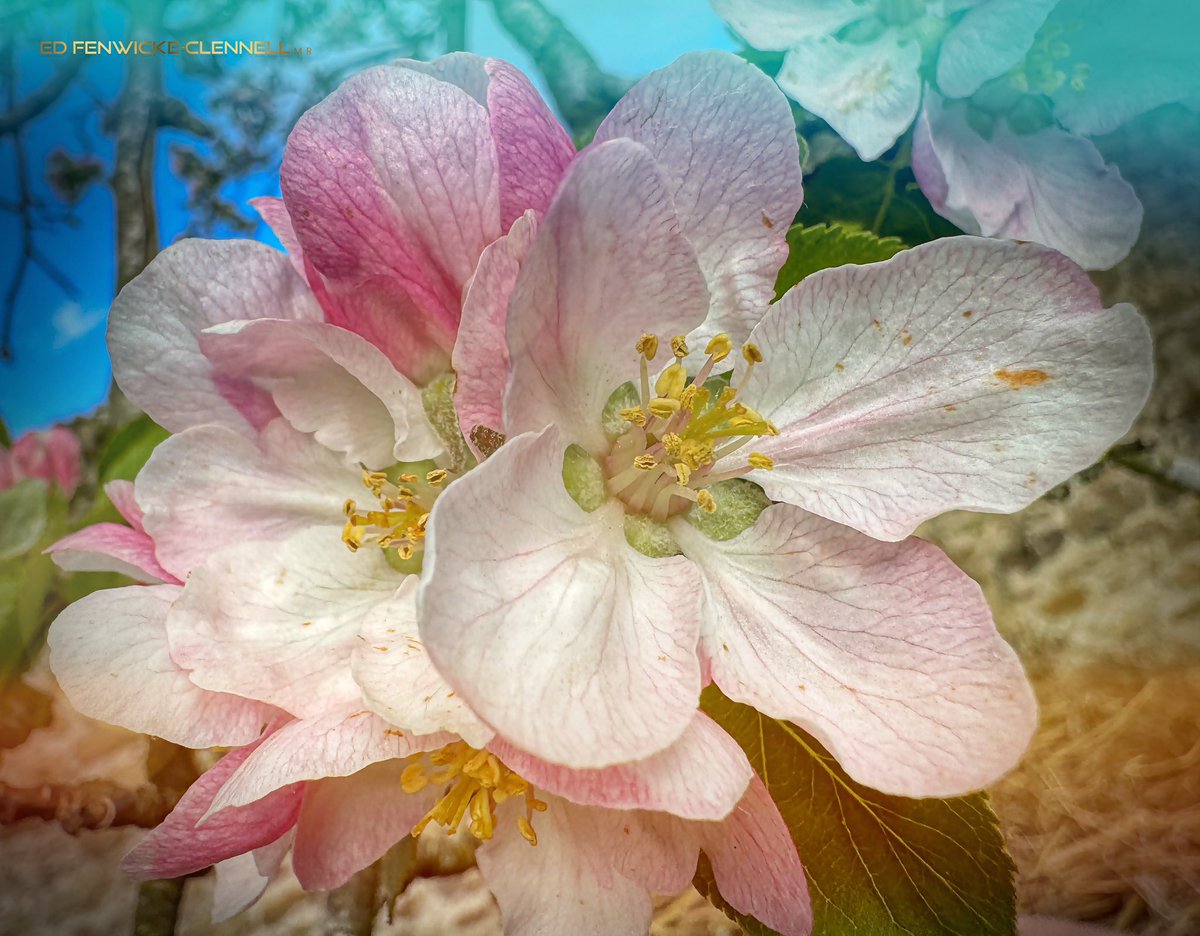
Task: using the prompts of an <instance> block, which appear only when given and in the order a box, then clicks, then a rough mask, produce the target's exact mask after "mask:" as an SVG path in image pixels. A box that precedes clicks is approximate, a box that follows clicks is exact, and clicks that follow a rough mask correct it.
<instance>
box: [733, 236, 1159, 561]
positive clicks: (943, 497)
mask: <svg viewBox="0 0 1200 936" xmlns="http://www.w3.org/2000/svg"><path fill="white" fill-rule="evenodd" d="M752 338H753V339H754V340H755V341H756V342H757V343H758V344H759V346H760V347H761V348H762V351H763V354H764V355H765V356H766V364H765V366H763V367H761V368H759V369H756V371H755V373H754V375H753V378H752V380H751V384H750V387H749V388H748V390H747V394H746V401H747V402H748V403H750V404H751V405H753V406H755V407H757V408H758V409H759V410H760V411H761V412H762V413H763V414H764V415H765V416H767V417H768V418H769V419H772V420H774V422H775V424H776V425H777V426H778V428H779V432H780V434H779V436H777V437H773V438H764V439H760V440H755V446H754V447H755V448H756V449H757V450H758V451H760V452H762V453H763V454H766V455H769V456H771V457H772V458H774V459H775V461H776V469H775V470H774V471H756V472H754V473H753V474H752V475H751V477H752V479H753V480H754V481H756V482H757V483H759V484H761V485H762V486H763V488H765V489H766V491H767V493H768V494H769V495H770V496H771V498H772V499H773V500H781V501H787V502H788V503H792V504H795V505H797V506H799V507H803V508H805V509H806V510H810V511H812V512H813V513H817V514H820V515H821V516H824V517H828V518H829V519H830V520H836V521H837V522H839V523H845V524H848V525H849V526H853V527H855V528H857V529H859V530H862V531H863V532H864V533H867V534H869V535H871V536H874V537H877V538H879V539H889V540H898V539H902V538H903V537H905V536H906V535H908V534H909V533H911V532H912V531H913V530H914V529H915V528H916V527H917V525H918V524H919V523H921V522H922V521H923V520H925V519H927V518H929V517H932V516H935V515H937V514H939V513H942V512H943V511H946V510H953V509H955V508H965V509H968V510H983V511H989V512H997V513H1009V512H1012V511H1015V510H1019V509H1020V508H1021V507H1024V506H1025V505H1026V504H1028V503H1029V502H1030V501H1032V500H1034V499H1035V498H1037V497H1039V496H1041V495H1042V494H1043V493H1045V491H1047V490H1048V489H1049V488H1051V487H1053V486H1054V485H1056V484H1058V483H1059V482H1060V481H1063V480H1064V479H1066V478H1068V477H1070V476H1071V475H1072V474H1074V473H1075V472H1076V471H1078V470H1080V469H1081V468H1084V467H1086V466H1087V465H1090V464H1091V463H1092V462H1094V461H1095V460H1096V458H1097V457H1099V455H1100V454H1101V453H1102V452H1103V451H1104V450H1105V449H1106V448H1108V446H1109V445H1111V444H1112V443H1113V442H1114V441H1116V440H1117V439H1118V438H1120V436H1121V435H1122V434H1123V433H1124V432H1125V431H1126V430H1127V429H1128V428H1129V425H1130V423H1131V422H1132V421H1133V418H1134V416H1135V415H1136V414H1137V412H1138V410H1140V409H1141V407H1142V403H1143V402H1144V401H1145V399H1146V394H1147V392H1148V391H1149V387H1150V379H1151V360H1150V338H1149V335H1148V333H1147V330H1146V326H1145V324H1144V323H1143V322H1142V320H1141V318H1140V317H1139V316H1138V315H1137V314H1136V313H1135V312H1134V310H1133V309H1132V308H1131V307H1130V306H1116V307H1114V308H1112V309H1103V308H1101V305H1100V297H1099V295H1098V293H1097V292H1096V288H1095V287H1094V286H1093V285H1092V283H1091V282H1090V281H1089V280H1088V278H1087V276H1086V275H1085V274H1084V272H1083V271H1082V270H1080V269H1079V268H1078V267H1076V266H1075V265H1074V264H1072V263H1071V262H1070V261H1068V260H1067V259H1066V258H1064V257H1062V256H1060V255H1059V254H1056V253H1054V252H1053V251H1050V250H1046V249H1045V248H1042V247H1038V246H1036V245H1033V244H1027V245H1015V244H1007V243H1000V242H996V241H986V240H981V239H977V238H970V237H954V238H945V239H942V240H939V241H935V242H934V243H931V244H926V245H924V246H921V247H917V248H914V249H913V250H907V251H904V252H902V253H900V254H897V255H896V256H895V257H893V258H892V259H891V260H888V261H885V262H884V263H875V264H870V265H868V266H845V267H840V268H838V269H834V270H822V271H820V272H819V273H816V274H814V275H812V276H810V277H808V278H807V279H805V280H804V281H803V282H802V283H801V284H800V285H799V286H797V287H796V288H795V289H793V290H791V291H790V292H789V293H788V294H787V295H786V296H784V297H783V299H781V300H780V301H779V302H777V303H776V304H775V305H773V306H771V308H770V310H769V311H768V312H767V314H766V315H765V316H764V317H763V320H762V322H761V323H760V324H759V325H758V326H757V327H756V328H755V330H754V332H753V334H752ZM1082 414H1086V417H1087V418H1086V419H1084V418H1081V416H1082Z"/></svg>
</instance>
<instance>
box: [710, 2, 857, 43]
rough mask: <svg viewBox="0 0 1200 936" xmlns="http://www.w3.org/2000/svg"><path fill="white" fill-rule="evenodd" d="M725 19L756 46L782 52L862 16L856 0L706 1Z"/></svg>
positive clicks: (830, 33)
mask: <svg viewBox="0 0 1200 936" xmlns="http://www.w3.org/2000/svg"><path fill="white" fill-rule="evenodd" d="M709 2H710V3H711V4H712V8H713V9H714V10H716V11H717V16H719V17H721V19H723V20H725V22H727V23H728V24H729V25H730V27H731V28H733V29H734V30H735V31H737V32H738V33H739V34H740V35H741V36H742V38H744V39H745V40H746V41H747V42H748V43H750V45H752V46H754V48H756V49H766V50H768V51H782V50H783V49H786V48H787V47H788V46H790V45H792V43H794V42H798V41H800V40H801V39H810V38H813V37H817V36H831V35H833V34H834V33H835V32H837V31H838V30H839V29H841V28H842V27H843V26H845V25H847V24H849V23H852V22H854V21H855V20H857V19H862V18H863V15H864V13H866V12H867V11H866V10H865V9H864V7H863V5H862V4H861V3H858V2H856V0H807V2H805V3H804V4H802V5H801V4H798V3H796V0H709Z"/></svg>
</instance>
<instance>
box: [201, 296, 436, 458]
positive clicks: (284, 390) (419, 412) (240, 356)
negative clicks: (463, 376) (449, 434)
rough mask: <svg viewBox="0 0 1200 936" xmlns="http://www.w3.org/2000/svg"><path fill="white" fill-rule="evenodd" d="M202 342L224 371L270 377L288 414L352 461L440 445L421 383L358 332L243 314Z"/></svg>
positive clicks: (418, 453)
mask: <svg viewBox="0 0 1200 936" xmlns="http://www.w3.org/2000/svg"><path fill="white" fill-rule="evenodd" d="M200 346H201V348H203V350H204V353H205V354H206V355H208V357H209V359H210V360H214V361H218V362H219V366H220V368H221V371H222V373H227V374H230V375H234V376H238V377H247V378H252V379H255V380H256V381H260V382H263V383H265V385H266V387H267V389H268V390H269V391H270V393H271V396H272V397H273V399H274V401H275V405H276V406H278V407H279V411H280V412H281V413H282V414H283V415H284V418H286V419H287V421H288V422H290V423H291V424H292V425H293V426H294V427H295V428H296V429H298V430H299V431H300V432H311V433H312V434H313V437H314V438H315V439H316V440H317V441H318V442H320V443H321V444H322V445H324V446H325V447H326V448H330V449H333V450H334V451H338V452H345V453H346V457H347V460H348V461H350V462H361V463H363V464H364V465H366V466H367V467H368V468H386V467H388V466H389V465H392V464H394V463H395V462H397V461H418V460H420V459H422V458H432V457H434V456H435V455H437V454H438V453H439V452H440V451H441V449H442V444H441V442H440V441H439V440H438V437H437V434H436V433H435V432H434V431H433V427H432V426H430V425H429V420H428V419H427V418H426V417H425V410H424V407H423V405H422V403H421V391H420V390H418V389H417V388H416V387H415V386H413V384H412V382H411V381H410V380H409V379H408V378H407V377H404V376H403V375H401V374H399V373H397V371H396V369H395V368H394V367H393V366H392V363H391V361H389V360H388V359H387V358H386V357H385V356H384V354H383V352H382V351H380V350H379V349H378V348H376V347H375V346H374V345H372V344H371V343H370V342H368V341H367V340H366V339H364V338H360V337H359V336H358V335H356V334H354V332H350V331H346V330H345V329H344V328H339V327H337V326H336V325H327V324H325V323H324V322H289V321H281V320H279V319H258V320H255V321H248V320H244V319H243V320H240V321H234V322H226V323H224V324H221V325H215V326H213V327H212V328H209V329H206V330H205V332H204V334H203V335H201V337H200Z"/></svg>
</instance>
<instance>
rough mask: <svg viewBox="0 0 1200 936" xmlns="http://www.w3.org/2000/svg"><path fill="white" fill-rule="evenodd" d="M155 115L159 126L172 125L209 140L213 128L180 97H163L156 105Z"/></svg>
mask: <svg viewBox="0 0 1200 936" xmlns="http://www.w3.org/2000/svg"><path fill="white" fill-rule="evenodd" d="M155 117H156V118H157V124H158V126H159V127H171V128H173V129H175V130H183V131H184V132H186V133H190V134H192V135H193V136H198V137H200V138H201V139H205V140H209V139H212V137H213V135H214V134H213V130H212V127H210V126H209V125H208V124H206V123H205V122H204V121H203V120H201V119H200V118H199V117H197V116H196V113H195V111H193V110H192V109H191V108H190V107H188V106H187V105H186V104H184V103H183V101H181V100H179V98H172V97H168V98H163V99H162V100H161V101H159V102H158V105H157V107H155Z"/></svg>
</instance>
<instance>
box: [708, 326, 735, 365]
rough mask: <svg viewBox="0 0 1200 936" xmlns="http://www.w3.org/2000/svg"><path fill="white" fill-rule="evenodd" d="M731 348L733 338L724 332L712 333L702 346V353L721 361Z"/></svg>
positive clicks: (727, 355)
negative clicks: (706, 342)
mask: <svg viewBox="0 0 1200 936" xmlns="http://www.w3.org/2000/svg"><path fill="white" fill-rule="evenodd" d="M732 350H733V340H732V339H731V338H730V337H729V336H728V335H727V334H725V333H724V332H721V334H719V335H713V336H712V337H711V338H710V339H709V340H708V344H707V345H705V346H704V353H705V354H711V355H712V359H713V360H714V361H723V360H725V358H727V357H729V353H730V352H731V351H732Z"/></svg>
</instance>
